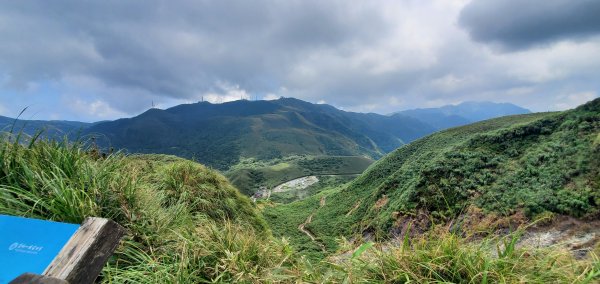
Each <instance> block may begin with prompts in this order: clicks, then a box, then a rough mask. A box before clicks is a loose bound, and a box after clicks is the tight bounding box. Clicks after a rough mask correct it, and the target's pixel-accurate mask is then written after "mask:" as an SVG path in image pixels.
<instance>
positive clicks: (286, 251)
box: [0, 137, 600, 283]
mask: <svg viewBox="0 0 600 284" xmlns="http://www.w3.org/2000/svg"><path fill="white" fill-rule="evenodd" d="M15 140H16V139H13V138H9V137H4V138H2V139H1V140H0V214H10V215H19V216H27V217H35V218H43V219H52V220H57V221H64V222H73V223H79V222H81V221H82V220H83V219H84V218H85V217H87V216H101V217H106V218H111V219H113V220H115V221H117V222H119V223H120V224H121V225H123V226H124V227H125V228H126V229H127V236H126V238H125V240H124V241H123V243H122V245H121V246H120V247H119V248H118V251H117V253H116V254H115V256H114V257H113V258H112V259H111V261H110V262H109V264H107V266H106V267H105V269H104V271H103V273H102V276H101V279H100V281H101V282H103V283H426V282H457V283H503V282H504V283H514V282H528V283H551V282H561V283H593V282H594V281H598V279H599V278H598V277H599V275H600V264H599V262H598V259H597V258H595V259H592V260H590V261H574V260H573V259H572V258H571V257H570V256H569V254H568V253H565V252H561V251H552V250H529V251H524V250H522V249H518V248H515V247H514V241H513V240H514V239H511V238H510V237H509V238H507V239H498V240H496V239H488V240H485V241H483V242H481V243H469V242H467V241H465V239H463V238H461V237H458V236H455V235H452V234H449V233H439V232H432V233H431V234H425V235H422V236H420V237H416V238H412V239H405V240H404V242H403V243H402V244H400V245H397V246H391V247H385V246H380V245H373V244H371V243H366V244H364V245H362V246H360V247H358V248H353V247H350V246H349V245H348V244H345V243H344V242H343V241H340V248H341V249H340V253H339V254H337V255H334V256H332V257H330V258H327V259H326V260H324V261H321V262H314V261H313V262H311V261H309V260H308V259H307V258H305V257H302V256H300V255H299V254H297V253H296V252H294V251H293V250H292V249H291V247H290V246H289V245H287V244H286V242H285V241H280V240H277V239H275V238H273V237H272V235H271V233H270V230H269V229H268V228H267V226H266V223H265V222H264V219H263V218H262V217H261V215H260V213H259V212H258V211H257V210H256V209H255V208H254V205H253V204H252V203H251V202H250V201H249V200H248V198H246V197H244V196H242V195H241V194H240V193H239V192H238V191H237V190H236V189H235V188H234V187H232V186H231V185H230V184H229V182H228V181H227V180H226V179H225V178H224V177H222V176H221V175H219V174H218V173H216V172H215V171H213V170H210V169H207V168H206V167H204V166H202V165H199V164H196V163H193V162H190V161H186V160H182V159H178V158H173V157H169V156H133V157H125V156H122V155H119V154H115V155H110V156H108V157H105V158H102V157H100V156H99V155H98V154H97V153H96V152H95V151H93V149H92V150H90V149H89V148H86V147H85V146H84V145H82V144H69V143H66V142H52V141H33V140H35V139H32V141H31V142H29V143H25V142H26V141H24V140H22V139H21V141H15ZM444 232H445V230H444ZM344 251H347V252H348V253H343V252H344Z"/></svg>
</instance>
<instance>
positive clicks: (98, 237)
mask: <svg viewBox="0 0 600 284" xmlns="http://www.w3.org/2000/svg"><path fill="white" fill-rule="evenodd" d="M123 235H124V229H123V228H122V227H121V226H120V225H119V224H117V223H115V222H113V221H112V220H108V219H103V218H94V217H92V218H87V219H85V221H84V222H83V224H82V225H81V227H80V228H79V230H77V232H75V234H74V235H73V237H71V239H70V240H69V242H67V244H66V245H65V246H64V247H63V248H62V250H61V251H60V252H59V254H58V255H57V256H56V258H54V260H53V261H52V263H50V265H49V266H48V268H46V271H44V273H43V275H44V276H49V277H53V278H58V279H63V280H66V281H67V282H69V283H81V284H88V283H90V284H91V283H94V280H96V278H97V277H98V275H99V274H100V272H101V271H102V268H103V267H104V264H105V263H106V262H107V261H108V258H110V256H111V255H112V254H113V252H114V250H115V249H116V248H117V246H118V245H119V241H120V240H121V238H122V237H123Z"/></svg>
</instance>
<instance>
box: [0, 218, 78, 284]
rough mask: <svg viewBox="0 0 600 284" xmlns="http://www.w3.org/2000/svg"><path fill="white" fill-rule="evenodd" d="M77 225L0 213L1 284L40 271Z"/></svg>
mask: <svg viewBox="0 0 600 284" xmlns="http://www.w3.org/2000/svg"><path fill="white" fill-rule="evenodd" d="M79 226H80V225H79V224H67V223H59V222H52V221H43V220H37V219H29V218H22V217H14V216H7V215H0V284H2V283H8V282H9V281H11V280H13V279H14V278H16V277H18V276H19V275H21V274H23V273H25V272H29V273H33V274H42V273H43V272H44V270H45V269H46V267H48V265H50V263H51V262H52V260H53V259H54V258H55V257H56V256H57V255H58V253H59V252H60V250H61V249H62V248H63V246H64V245H65V244H66V243H67V242H68V241H69V239H70V238H71V236H73V234H74V233H75V232H76V231H77V229H79Z"/></svg>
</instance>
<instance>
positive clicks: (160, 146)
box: [85, 98, 434, 170]
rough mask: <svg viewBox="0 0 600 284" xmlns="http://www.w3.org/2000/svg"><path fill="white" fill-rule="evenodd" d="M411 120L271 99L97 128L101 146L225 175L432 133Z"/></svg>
mask: <svg viewBox="0 0 600 284" xmlns="http://www.w3.org/2000/svg"><path fill="white" fill-rule="evenodd" d="M433 131H434V129H433V128H432V127H430V126H428V125H427V124H424V123H422V122H420V121H419V120H416V119H413V118H409V117H405V116H393V117H388V116H383V115H377V114H362V113H349V112H344V111H341V110H338V109H335V108H334V107H331V106H328V105H315V104H311V103H307V102H304V101H301V100H297V99H292V98H283V99H279V100H275V101H234V102H229V103H223V104H210V103H206V102H204V103H196V104H187V105H179V106H176V107H173V108H170V109H166V110H158V109H151V110H149V111H147V112H145V113H143V114H141V115H139V116H137V117H134V118H128V119H119V120H116V121H112V122H105V123H99V124H97V125H94V126H92V127H90V128H88V129H86V131H85V133H86V134H98V135H100V138H99V139H98V141H99V143H101V144H102V145H104V146H109V145H110V146H113V147H115V148H124V149H127V150H128V151H129V152H135V153H163V154H174V155H178V156H181V157H186V158H193V159H196V160H198V161H199V162H201V163H204V164H207V165H210V166H212V167H215V168H217V169H221V170H226V169H228V168H229V167H231V166H232V165H235V164H237V163H238V162H239V161H240V159H242V158H255V159H257V160H271V159H277V158H282V157H286V156H293V155H317V156H322V155H327V156H368V157H371V158H374V159H376V158H379V157H381V156H383V155H384V154H385V153H387V152H388V151H391V150H392V149H395V148H397V147H398V146H400V145H403V144H404V143H406V142H410V141H412V140H414V139H416V138H418V137H422V136H424V135H426V134H429V133H431V132H433Z"/></svg>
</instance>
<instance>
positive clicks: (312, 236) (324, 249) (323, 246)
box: [298, 196, 327, 252]
mask: <svg viewBox="0 0 600 284" xmlns="http://www.w3.org/2000/svg"><path fill="white" fill-rule="evenodd" d="M325 204H326V201H325V196H321V200H320V201H319V209H320V208H321V207H323V206H325ZM317 210H318V209H317ZM315 211H316V210H315ZM314 215H315V212H313V213H311V214H310V215H309V216H308V218H306V221H304V223H302V224H300V225H299V226H298V230H300V232H302V233H304V234H305V235H307V236H308V237H309V238H310V239H311V240H312V241H313V242H314V243H315V244H317V245H318V246H319V247H320V248H321V250H322V251H323V252H327V248H325V245H324V244H323V243H321V242H320V241H317V238H316V237H315V235H314V234H313V233H312V232H310V231H309V230H307V229H306V228H305V227H306V225H308V224H310V223H311V222H312V218H313V216H314Z"/></svg>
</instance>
